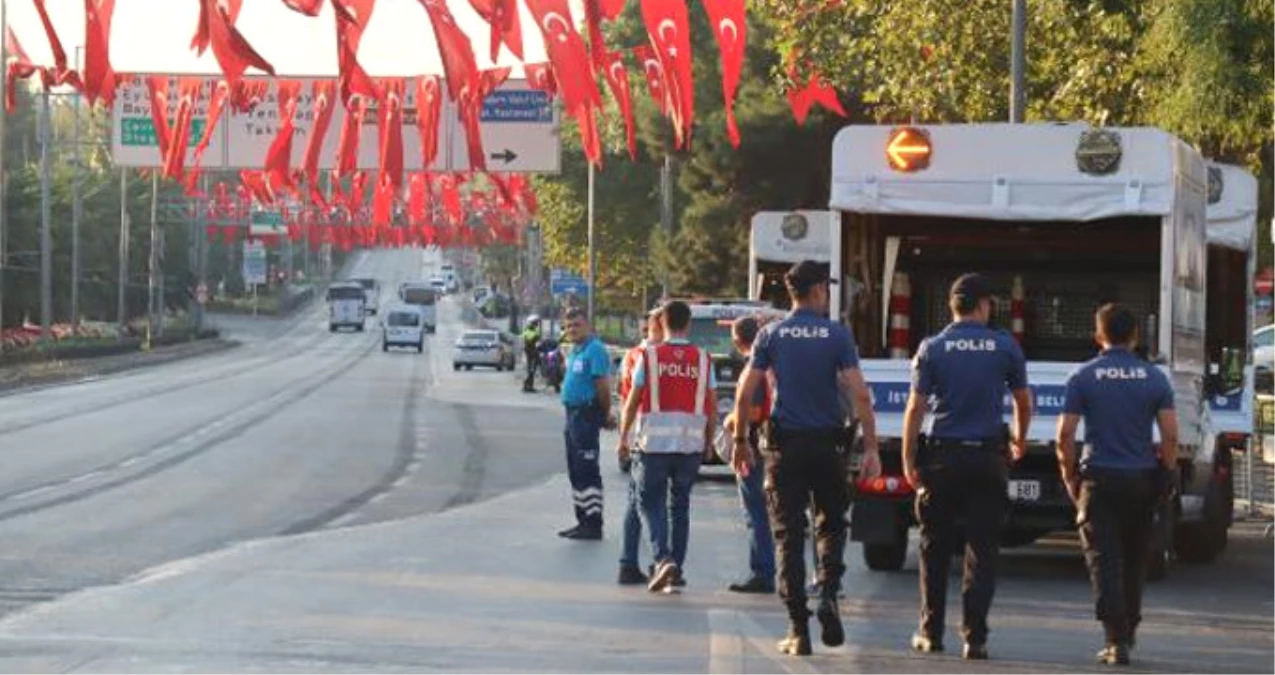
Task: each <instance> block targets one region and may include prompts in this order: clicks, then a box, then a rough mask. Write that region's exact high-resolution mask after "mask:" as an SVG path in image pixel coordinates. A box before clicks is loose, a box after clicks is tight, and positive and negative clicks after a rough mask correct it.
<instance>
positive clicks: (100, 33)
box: [84, 0, 115, 108]
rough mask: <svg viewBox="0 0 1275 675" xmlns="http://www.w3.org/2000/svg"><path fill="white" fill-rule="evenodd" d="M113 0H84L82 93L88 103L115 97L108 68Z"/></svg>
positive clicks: (109, 101) (111, 75)
mask: <svg viewBox="0 0 1275 675" xmlns="http://www.w3.org/2000/svg"><path fill="white" fill-rule="evenodd" d="M114 13H115V0H84V24H85V25H84V94H85V96H87V97H88V99H89V105H93V104H94V103H96V102H97V101H99V100H101V101H102V103H103V104H104V105H105V106H106V107H108V108H109V107H110V106H111V104H112V103H113V102H114V101H115V72H114V71H113V70H111V47H110V41H111V16H112V15H113V14H114Z"/></svg>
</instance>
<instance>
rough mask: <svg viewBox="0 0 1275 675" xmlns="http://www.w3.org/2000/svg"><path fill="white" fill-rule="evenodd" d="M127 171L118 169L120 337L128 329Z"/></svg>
mask: <svg viewBox="0 0 1275 675" xmlns="http://www.w3.org/2000/svg"><path fill="white" fill-rule="evenodd" d="M128 225H129V223H128V169H125V168H123V167H121V168H120V250H119V256H120V257H119V291H118V292H119V295H118V296H117V298H116V300H117V303H118V304H117V305H116V307H115V310H116V314H115V320H116V322H118V323H119V325H120V337H121V339H122V338H123V337H124V330H125V329H126V328H127V327H128V239H129V237H128Z"/></svg>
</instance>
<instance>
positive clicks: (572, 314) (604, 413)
mask: <svg viewBox="0 0 1275 675" xmlns="http://www.w3.org/2000/svg"><path fill="white" fill-rule="evenodd" d="M563 330H564V332H565V333H566V336H567V338H568V339H569V340H571V342H572V343H573V344H574V345H575V347H574V348H573V349H572V350H571V355H570V356H569V357H568V359H567V372H566V376H565V379H564V380H563V383H562V405H563V407H564V408H566V413H567V414H566V418H567V419H566V429H565V430H564V432H563V436H564V438H565V440H566V446H567V476H568V478H570V480H571V501H572V504H573V506H574V507H575V516H576V524H575V526H574V527H569V528H567V529H565V530H562V531H561V532H559V533H558V536H560V537H565V538H567V539H581V540H589V541H597V540H600V539H602V472H601V469H600V468H599V467H598V454H599V448H600V447H601V441H600V439H599V436H600V434H601V430H602V429H603V428H608V429H611V428H614V421H613V420H612V418H611V359H610V357H609V356H608V355H607V350H606V347H604V346H603V345H602V341H601V340H600V339H598V336H597V335H595V334H594V333H593V328H592V327H591V326H590V325H589V322H588V320H587V319H586V318H585V316H584V312H582V311H580V310H579V309H571V310H568V311H567V313H566V314H565V316H564V320H563Z"/></svg>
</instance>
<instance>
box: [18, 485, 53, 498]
mask: <svg viewBox="0 0 1275 675" xmlns="http://www.w3.org/2000/svg"><path fill="white" fill-rule="evenodd" d="M56 488H57V486H56V485H45V486H44V487H38V488H35V489H32V490H27V491H26V492H19V493H18V494H16V495H13V496H11V497H9V499H10V500H17V499H29V498H31V497H38V496H40V495H42V494H45V493H47V492H53V490H54V489H56Z"/></svg>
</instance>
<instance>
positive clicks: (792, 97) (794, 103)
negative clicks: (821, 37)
mask: <svg viewBox="0 0 1275 675" xmlns="http://www.w3.org/2000/svg"><path fill="white" fill-rule="evenodd" d="M788 76H789V77H790V78H791V79H792V80H793V81H794V82H795V81H797V64H796V62H795V60H794V61H793V62H792V63H790V64H789V66H788ZM809 77H810V79H809V80H808V81H807V82H806V85H805V86H804V87H802V88H800V89H796V88H794V89H790V90H788V104H789V105H790V106H791V107H792V114H793V117H794V118H796V120H797V124H799V125H803V124H805V123H806V117H807V116H808V115H809V114H810V109H811V108H813V107H814V105H815V104H816V103H817V104H819V105H820V106H823V107H824V108H825V109H827V110H828V111H830V112H833V113H836V114H837V115H840V116H842V117H849V115H848V114H847V113H846V109H845V108H843V107H842V106H841V100H840V99H838V98H837V90H836V89H834V88H833V86H832V85H830V84H828V83H827V82H826V81H825V80H824V79H823V77H822V76H821V75H820V74H819V72H818V71H816V70H815V69H814V68H810V76H809Z"/></svg>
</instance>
